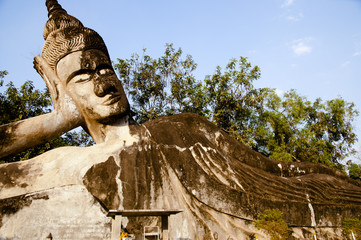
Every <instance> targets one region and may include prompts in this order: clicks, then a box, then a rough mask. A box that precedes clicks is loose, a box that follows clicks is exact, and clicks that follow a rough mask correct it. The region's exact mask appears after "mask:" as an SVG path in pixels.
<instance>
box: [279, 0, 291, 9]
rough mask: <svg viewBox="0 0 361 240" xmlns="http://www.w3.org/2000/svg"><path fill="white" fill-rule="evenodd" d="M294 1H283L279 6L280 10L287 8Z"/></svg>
mask: <svg viewBox="0 0 361 240" xmlns="http://www.w3.org/2000/svg"><path fill="white" fill-rule="evenodd" d="M293 2H294V0H285V2H284V3H283V4H282V5H281V7H282V8H285V7H289V6H291V5H292V4H293Z"/></svg>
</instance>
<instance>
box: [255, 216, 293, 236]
mask: <svg viewBox="0 0 361 240" xmlns="http://www.w3.org/2000/svg"><path fill="white" fill-rule="evenodd" d="M254 225H255V227H256V228H258V229H264V230H266V231H267V232H268V233H269V235H270V236H271V239H272V240H282V239H287V238H288V235H289V229H288V225H287V223H286V222H285V220H284V219H283V213H282V212H281V211H280V210H279V209H266V210H265V211H264V212H263V213H260V214H259V215H258V218H257V220H256V221H255V222H254Z"/></svg>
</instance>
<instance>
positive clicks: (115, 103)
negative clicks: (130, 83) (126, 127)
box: [42, 0, 130, 122]
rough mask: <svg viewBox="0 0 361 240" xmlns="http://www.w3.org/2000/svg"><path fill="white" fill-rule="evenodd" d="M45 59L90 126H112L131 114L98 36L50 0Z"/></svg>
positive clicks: (106, 51) (45, 30) (45, 33)
mask: <svg viewBox="0 0 361 240" xmlns="http://www.w3.org/2000/svg"><path fill="white" fill-rule="evenodd" d="M46 5H47V8H48V16H49V20H48V21H47V23H46V24H45V28H44V33H43V35H44V39H45V43H44V47H43V51H42V57H43V59H45V61H46V62H47V63H48V65H49V66H50V67H51V68H52V69H53V70H54V72H55V73H56V75H57V76H58V78H59V80H60V82H61V84H62V85H63V87H64V88H65V89H66V91H67V93H68V94H69V95H70V96H71V98H72V99H73V101H74V103H75V105H76V106H77V107H78V109H79V110H80V112H81V114H82V115H83V117H84V119H85V121H86V122H89V121H97V122H108V121H111V119H115V118H119V117H122V116H125V115H127V114H128V113H129V109H130V108H129V103H128V100H127V98H126V95H125V93H124V90H123V87H122V84H121V82H120V80H119V79H118V77H117V75H116V74H115V72H114V69H113V67H112V63H111V60H110V57H109V54H108V50H107V48H106V46H105V44H104V41H103V39H102V38H101V37H100V36H99V34H98V33H97V32H95V31H94V30H92V29H89V28H86V27H84V26H83V24H82V23H81V22H80V21H79V20H78V19H76V18H75V17H73V16H70V15H69V14H67V12H66V11H65V10H64V9H63V8H62V7H61V6H60V5H59V4H58V2H57V1H56V0H47V1H46Z"/></svg>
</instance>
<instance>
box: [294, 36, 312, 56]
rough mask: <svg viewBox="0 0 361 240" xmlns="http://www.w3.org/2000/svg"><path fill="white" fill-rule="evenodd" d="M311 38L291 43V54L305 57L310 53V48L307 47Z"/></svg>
mask: <svg viewBox="0 0 361 240" xmlns="http://www.w3.org/2000/svg"><path fill="white" fill-rule="evenodd" d="M310 41H311V38H302V39H298V40H295V41H293V43H292V46H291V47H292V50H293V52H294V53H295V54H296V55H298V56H301V55H306V54H309V53H311V52H312V47H311V46H310V45H309V42H310Z"/></svg>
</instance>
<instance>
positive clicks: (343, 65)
mask: <svg viewBox="0 0 361 240" xmlns="http://www.w3.org/2000/svg"><path fill="white" fill-rule="evenodd" d="M350 64H351V62H350V61H346V62H344V63H342V64H341V67H347V66H348V65H350Z"/></svg>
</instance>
